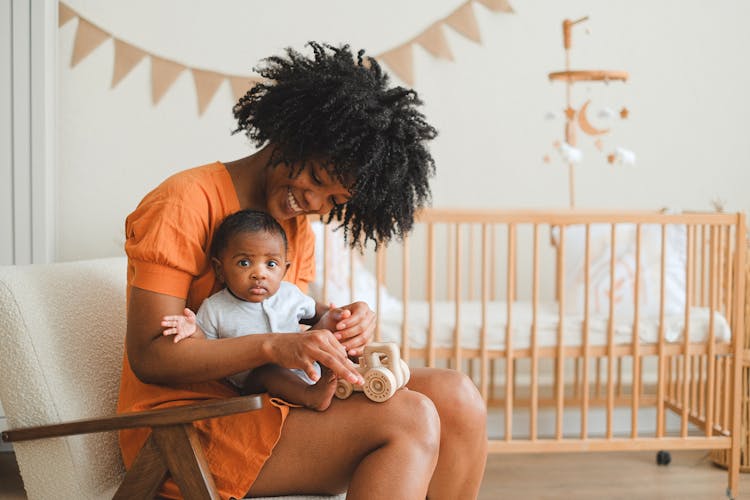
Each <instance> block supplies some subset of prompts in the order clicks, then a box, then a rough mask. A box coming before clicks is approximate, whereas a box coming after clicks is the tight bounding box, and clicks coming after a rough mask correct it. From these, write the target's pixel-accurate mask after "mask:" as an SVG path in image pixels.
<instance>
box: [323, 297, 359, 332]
mask: <svg viewBox="0 0 750 500" xmlns="http://www.w3.org/2000/svg"><path fill="white" fill-rule="evenodd" d="M351 315H352V312H351V311H349V310H348V309H343V308H341V307H336V306H334V305H333V303H331V304H329V305H328V311H326V312H325V313H324V314H323V316H321V317H320V321H319V322H318V325H319V327H320V328H325V329H326V330H330V331H332V332H335V331H336V330H338V329H339V327H341V321H342V320H344V319H348V318H349V317H351Z"/></svg>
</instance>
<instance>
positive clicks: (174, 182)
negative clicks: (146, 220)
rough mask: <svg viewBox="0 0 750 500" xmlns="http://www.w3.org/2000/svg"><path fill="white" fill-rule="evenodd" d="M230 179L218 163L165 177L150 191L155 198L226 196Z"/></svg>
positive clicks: (224, 168)
mask: <svg viewBox="0 0 750 500" xmlns="http://www.w3.org/2000/svg"><path fill="white" fill-rule="evenodd" d="M231 182H232V180H231V178H230V177H229V172H227V169H226V167H225V166H224V165H223V164H222V163H220V162H214V163H209V164H206V165H201V166H199V167H194V168H190V169H187V170H182V171H180V172H177V173H175V174H172V175H171V176H169V177H167V178H166V179H165V180H164V181H163V182H162V183H161V184H159V186H157V187H156V189H154V190H153V191H152V193H153V194H156V195H157V196H159V195H160V196H167V197H171V196H183V197H184V196H196V195H202V196H203V197H206V196H211V195H226V190H227V188H228V187H231Z"/></svg>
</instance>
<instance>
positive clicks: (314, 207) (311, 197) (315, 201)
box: [305, 190, 331, 214]
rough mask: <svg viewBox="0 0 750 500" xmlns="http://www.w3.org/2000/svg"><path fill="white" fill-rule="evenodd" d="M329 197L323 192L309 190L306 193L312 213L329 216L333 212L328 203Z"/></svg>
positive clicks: (306, 199)
mask: <svg viewBox="0 0 750 500" xmlns="http://www.w3.org/2000/svg"><path fill="white" fill-rule="evenodd" d="M327 200H328V195H326V193H323V192H321V191H317V190H309V191H306V192H305V201H307V206H308V207H309V210H310V211H311V212H316V213H320V214H327V213H328V212H330V211H331V207H330V206H329V204H328V202H327Z"/></svg>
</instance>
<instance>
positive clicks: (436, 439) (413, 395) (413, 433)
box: [386, 390, 440, 454]
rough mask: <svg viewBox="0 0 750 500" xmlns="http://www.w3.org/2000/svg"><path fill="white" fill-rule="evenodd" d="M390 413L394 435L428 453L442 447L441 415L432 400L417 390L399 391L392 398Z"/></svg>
mask: <svg viewBox="0 0 750 500" xmlns="http://www.w3.org/2000/svg"><path fill="white" fill-rule="evenodd" d="M391 403H393V404H392V405H390V408H389V411H388V415H387V416H386V418H389V419H390V424H392V425H390V426H389V427H390V431H389V432H391V433H392V435H393V436H395V437H396V438H399V439H405V440H408V441H409V442H411V443H412V445H413V446H417V447H419V448H420V449H422V450H423V451H424V452H425V453H427V454H437V451H438V449H439V447H440V416H439V414H438V411H437V408H436V407H435V404H434V403H433V402H432V400H431V399H430V398H429V397H427V396H425V395H424V394H420V393H418V392H415V391H408V390H407V391H399V392H398V393H397V395H396V396H395V397H394V398H393V399H392V401H391Z"/></svg>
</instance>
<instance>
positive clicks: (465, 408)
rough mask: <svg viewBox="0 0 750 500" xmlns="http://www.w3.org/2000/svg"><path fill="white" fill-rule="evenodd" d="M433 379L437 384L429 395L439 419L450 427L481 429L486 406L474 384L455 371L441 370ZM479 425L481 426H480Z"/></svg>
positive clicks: (485, 417)
mask: <svg viewBox="0 0 750 500" xmlns="http://www.w3.org/2000/svg"><path fill="white" fill-rule="evenodd" d="M438 373H439V375H437V374H436V375H437V376H436V377H435V378H436V379H438V378H439V381H438V382H439V383H438V384H434V385H433V387H435V389H434V390H433V391H432V393H431V394H430V397H431V399H432V400H433V402H434V403H435V405H436V406H437V408H438V412H439V413H440V417H441V419H443V421H449V422H450V423H451V425H462V424H464V425H465V426H466V427H469V428H483V425H484V422H485V421H486V419H487V406H486V404H485V402H484V399H483V398H482V396H481V394H480V393H479V390H478V389H477V387H476V385H474V382H473V381H472V380H471V379H470V378H469V377H468V376H466V375H465V374H463V373H461V372H459V371H456V370H441V371H439V372H438ZM480 424H481V426H480Z"/></svg>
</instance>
